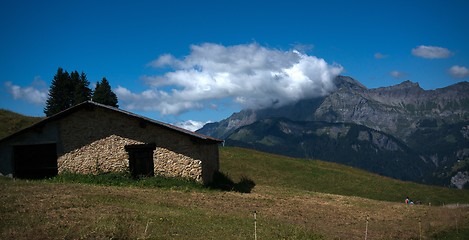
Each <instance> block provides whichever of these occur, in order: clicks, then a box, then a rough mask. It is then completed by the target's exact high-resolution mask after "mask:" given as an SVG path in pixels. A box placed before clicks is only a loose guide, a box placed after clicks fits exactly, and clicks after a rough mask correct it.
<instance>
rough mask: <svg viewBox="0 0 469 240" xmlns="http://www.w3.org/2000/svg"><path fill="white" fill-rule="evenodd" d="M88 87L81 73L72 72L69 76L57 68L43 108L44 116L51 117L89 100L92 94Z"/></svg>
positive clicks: (83, 74) (84, 75)
mask: <svg viewBox="0 0 469 240" xmlns="http://www.w3.org/2000/svg"><path fill="white" fill-rule="evenodd" d="M89 85H90V83H89V82H88V80H87V79H86V74H85V73H83V72H82V73H81V75H80V74H79V73H78V72H77V71H73V72H71V73H70V74H69V73H68V72H67V71H64V70H63V69H62V68H60V67H59V68H58V69H57V73H56V74H55V76H54V79H53V80H52V83H51V87H50V89H49V98H48V99H47V102H46V107H45V108H44V113H45V114H46V116H48V117H49V116H52V115H54V114H56V113H59V112H61V111H63V110H65V109H67V108H70V107H72V106H74V105H77V104H79V103H82V102H84V101H88V100H90V99H91V95H92V92H91V89H90V88H89V87H88V86H89Z"/></svg>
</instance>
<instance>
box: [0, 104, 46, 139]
mask: <svg viewBox="0 0 469 240" xmlns="http://www.w3.org/2000/svg"><path fill="white" fill-rule="evenodd" d="M42 119H43V118H41V117H28V116H24V115H21V114H18V113H15V112H12V111H9V110H5V109H0V123H1V124H0V139H2V138H4V137H6V136H8V135H10V134H12V133H14V132H16V131H18V130H21V129H23V128H25V127H28V126H30V125H32V124H34V123H36V122H39V121H41V120H42Z"/></svg>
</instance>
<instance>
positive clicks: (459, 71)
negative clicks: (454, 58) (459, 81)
mask: <svg viewBox="0 0 469 240" xmlns="http://www.w3.org/2000/svg"><path fill="white" fill-rule="evenodd" d="M448 72H449V74H450V75H451V76H452V77H454V78H465V77H467V76H469V69H467V68H466V67H463V66H458V65H454V66H452V67H451V68H450V69H449V70H448Z"/></svg>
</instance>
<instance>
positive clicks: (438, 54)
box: [412, 45, 452, 59]
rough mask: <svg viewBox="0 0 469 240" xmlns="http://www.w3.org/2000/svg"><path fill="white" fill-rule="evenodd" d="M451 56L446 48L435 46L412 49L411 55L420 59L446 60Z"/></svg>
mask: <svg viewBox="0 0 469 240" xmlns="http://www.w3.org/2000/svg"><path fill="white" fill-rule="evenodd" d="M451 54H452V53H451V51H449V50H448V49H447V48H442V47H435V46H425V45H421V46H418V47H416V48H413V49H412V55H414V56H416V57H421V58H429V59H434V58H448V57H450V56H451Z"/></svg>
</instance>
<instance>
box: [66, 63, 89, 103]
mask: <svg viewBox="0 0 469 240" xmlns="http://www.w3.org/2000/svg"><path fill="white" fill-rule="evenodd" d="M70 78H71V80H72V82H73V85H74V92H73V101H72V105H77V104H80V103H82V102H85V101H88V100H90V99H91V96H92V92H91V89H90V88H89V85H90V82H88V80H87V79H86V74H85V73H84V72H81V75H78V72H77V71H75V72H72V74H70Z"/></svg>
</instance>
